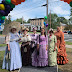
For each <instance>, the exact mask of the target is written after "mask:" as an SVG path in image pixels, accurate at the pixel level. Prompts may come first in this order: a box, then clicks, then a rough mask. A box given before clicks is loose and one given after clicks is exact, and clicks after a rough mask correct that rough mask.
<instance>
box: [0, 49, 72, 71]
mask: <svg viewBox="0 0 72 72" xmlns="http://www.w3.org/2000/svg"><path fill="white" fill-rule="evenodd" d="M66 50H67V58H68V59H69V62H68V64H65V65H58V67H59V72H72V49H69V48H66ZM4 53H5V51H0V72H9V71H7V70H2V62H3V58H4Z"/></svg>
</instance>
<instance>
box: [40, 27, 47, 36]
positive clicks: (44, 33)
mask: <svg viewBox="0 0 72 72" xmlns="http://www.w3.org/2000/svg"><path fill="white" fill-rule="evenodd" d="M42 29H44V28H41V30H42ZM44 30H45V29H44ZM44 35H45V37H46V32H44Z"/></svg>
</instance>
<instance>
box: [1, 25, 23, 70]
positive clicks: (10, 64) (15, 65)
mask: <svg viewBox="0 0 72 72" xmlns="http://www.w3.org/2000/svg"><path fill="white" fill-rule="evenodd" d="M18 40H19V35H18V33H17V27H16V26H10V33H9V34H8V35H7V36H6V44H7V48H6V51H5V56H4V60H3V65H2V69H7V70H10V71H12V70H16V69H20V68H21V67H22V61H21V52H20V46H19V43H18ZM7 54H8V59H7ZM9 55H10V56H9ZM9 58H10V59H9Z"/></svg>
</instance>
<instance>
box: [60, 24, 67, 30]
mask: <svg viewBox="0 0 72 72" xmlns="http://www.w3.org/2000/svg"><path fill="white" fill-rule="evenodd" d="M65 27H66V24H63V23H60V28H61V31H64V29H65Z"/></svg>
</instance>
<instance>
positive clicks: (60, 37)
mask: <svg viewBox="0 0 72 72" xmlns="http://www.w3.org/2000/svg"><path fill="white" fill-rule="evenodd" d="M55 35H56V37H57V48H58V54H57V63H58V64H66V63H68V59H67V53H66V48H65V41H64V33H63V32H62V31H59V32H56V33H55Z"/></svg>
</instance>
